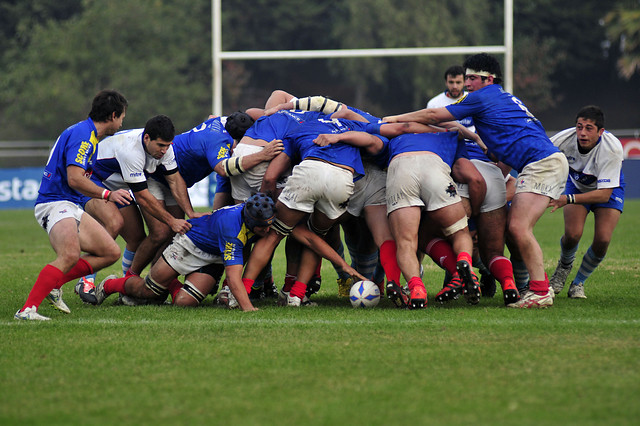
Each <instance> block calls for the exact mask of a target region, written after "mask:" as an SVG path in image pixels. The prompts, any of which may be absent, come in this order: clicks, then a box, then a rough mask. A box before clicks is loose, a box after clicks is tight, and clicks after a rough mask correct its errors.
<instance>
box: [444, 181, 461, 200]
mask: <svg viewBox="0 0 640 426" xmlns="http://www.w3.org/2000/svg"><path fill="white" fill-rule="evenodd" d="M446 191H447V194H449V197H452V198H453V197H455V196H456V195H457V194H458V191H457V190H456V186H455V185H454V184H452V183H450V184H449V186H448V187H447V189H446Z"/></svg>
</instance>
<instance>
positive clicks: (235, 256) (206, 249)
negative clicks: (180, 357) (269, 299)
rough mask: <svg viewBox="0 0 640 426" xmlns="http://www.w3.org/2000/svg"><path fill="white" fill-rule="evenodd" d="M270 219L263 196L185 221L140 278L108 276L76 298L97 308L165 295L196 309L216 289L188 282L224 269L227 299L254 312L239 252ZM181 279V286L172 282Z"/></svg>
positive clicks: (272, 212)
mask: <svg viewBox="0 0 640 426" xmlns="http://www.w3.org/2000/svg"><path fill="white" fill-rule="evenodd" d="M274 219H275V205H274V202H273V200H272V199H271V198H269V197H268V196H267V195H265V194H263V193H257V194H254V195H252V196H251V197H249V199H248V200H247V201H246V203H243V204H237V205H235V206H229V207H223V208H221V209H219V210H216V211H215V212H213V213H212V214H211V215H208V216H202V217H199V218H195V219H191V220H190V221H189V222H190V223H191V225H192V227H191V229H190V230H189V231H188V232H187V233H186V234H184V235H179V234H178V235H176V236H175V238H174V239H173V242H172V243H171V244H170V245H169V246H168V247H167V248H166V249H165V250H164V252H163V253H162V257H160V259H158V261H157V262H156V263H155V264H154V265H153V267H152V268H151V270H150V271H149V274H148V275H147V276H146V277H145V278H141V277H138V276H133V275H132V276H128V277H124V278H116V277H115V275H110V276H109V277H107V278H106V279H105V280H103V281H102V282H101V283H100V284H98V285H97V286H96V288H95V290H90V291H81V292H80V298H81V299H82V300H83V301H85V302H88V303H92V304H94V305H99V304H101V303H102V302H103V301H104V299H106V298H107V297H108V296H109V295H110V294H113V293H123V294H126V295H128V296H133V297H137V298H143V299H150V298H159V297H166V295H167V292H169V293H171V295H172V298H173V303H174V304H175V305H180V306H197V305H198V304H199V303H200V302H202V300H203V299H204V298H205V296H206V295H207V294H209V292H210V291H211V289H212V288H213V286H214V285H215V284H216V280H218V279H219V276H218V277H215V279H214V280H211V279H204V280H203V279H201V278H202V276H200V277H197V279H193V280H192V279H191V278H192V277H195V276H196V274H198V275H201V274H199V271H202V272H204V273H207V272H209V271H211V270H215V268H212V267H210V266H209V265H216V264H218V265H224V271H225V274H226V277H227V282H228V284H229V288H230V289H231V293H232V294H233V296H234V297H235V298H236V300H237V302H238V304H239V306H240V308H241V309H242V310H243V311H254V310H256V308H254V306H253V305H252V304H251V301H250V300H249V295H248V294H247V291H246V289H245V286H244V285H243V282H242V265H243V256H242V250H243V248H244V247H245V246H247V245H249V244H252V243H253V242H254V241H255V240H257V239H258V238H260V237H262V236H264V235H266V234H267V232H268V231H269V227H270V226H271V224H272V223H273V220H274ZM179 275H185V276H186V279H185V284H184V286H183V285H181V284H180V282H179V281H178V280H177V277H178V276H179Z"/></svg>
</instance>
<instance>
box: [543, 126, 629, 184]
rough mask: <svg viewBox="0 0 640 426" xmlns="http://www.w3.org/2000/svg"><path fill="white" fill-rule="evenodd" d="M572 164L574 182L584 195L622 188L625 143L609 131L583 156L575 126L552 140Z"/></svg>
mask: <svg viewBox="0 0 640 426" xmlns="http://www.w3.org/2000/svg"><path fill="white" fill-rule="evenodd" d="M551 141H552V142H553V144H554V145H555V146H557V147H558V149H560V151H562V153H563V154H564V155H565V156H566V157H567V161H568V162H569V177H570V179H571V182H573V184H574V185H575V187H576V188H578V189H579V190H580V191H581V192H588V191H593V190H594V189H603V188H617V187H618V186H620V171H621V170H622V160H623V158H624V155H623V151H622V144H621V143H620V141H619V140H618V138H616V137H615V136H613V134H611V133H609V132H607V131H606V130H605V131H604V133H603V134H602V136H601V137H600V140H599V141H598V143H597V144H596V146H595V147H593V149H592V150H591V151H589V152H588V153H586V154H581V153H580V151H579V150H578V136H577V134H576V128H575V127H572V128H570V129H566V130H563V131H561V132H560V133H558V134H556V135H554V136H553V137H551Z"/></svg>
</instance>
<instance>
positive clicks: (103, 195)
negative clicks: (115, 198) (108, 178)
mask: <svg viewBox="0 0 640 426" xmlns="http://www.w3.org/2000/svg"><path fill="white" fill-rule="evenodd" d="M109 195H111V191H109V190H108V189H105V190H104V191H102V199H103V200H109Z"/></svg>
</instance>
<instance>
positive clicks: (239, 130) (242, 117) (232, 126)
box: [224, 111, 254, 141]
mask: <svg viewBox="0 0 640 426" xmlns="http://www.w3.org/2000/svg"><path fill="white" fill-rule="evenodd" d="M253 123H254V121H253V118H251V116H250V115H249V114H247V113H245V112H242V111H236V112H234V113H233V114H231V115H230V116H228V117H227V122H226V123H225V125H224V128H225V130H226V131H227V132H228V133H229V135H231V137H232V138H233V139H235V140H237V141H238V140H240V139H242V137H243V136H244V132H246V131H247V129H248V128H249V127H251V126H253Z"/></svg>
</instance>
